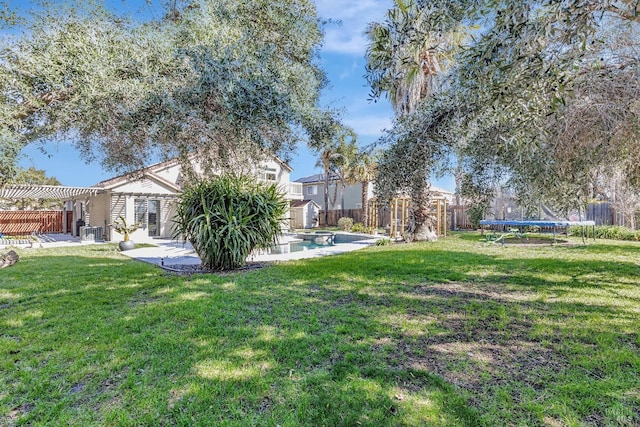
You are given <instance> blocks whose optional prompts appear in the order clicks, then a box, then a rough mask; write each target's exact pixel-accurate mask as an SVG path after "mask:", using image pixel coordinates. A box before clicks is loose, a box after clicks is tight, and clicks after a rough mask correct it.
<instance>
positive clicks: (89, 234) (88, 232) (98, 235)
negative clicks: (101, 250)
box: [80, 226, 102, 242]
mask: <svg viewBox="0 0 640 427" xmlns="http://www.w3.org/2000/svg"><path fill="white" fill-rule="evenodd" d="M80 240H82V241H93V242H95V241H97V240H102V227H92V226H84V227H80Z"/></svg>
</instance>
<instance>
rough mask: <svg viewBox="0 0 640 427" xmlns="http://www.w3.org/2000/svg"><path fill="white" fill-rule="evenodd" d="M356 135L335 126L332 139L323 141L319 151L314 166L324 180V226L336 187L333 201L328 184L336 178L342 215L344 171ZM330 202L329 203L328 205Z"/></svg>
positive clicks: (346, 128) (335, 188)
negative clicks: (320, 170)
mask: <svg viewBox="0 0 640 427" xmlns="http://www.w3.org/2000/svg"><path fill="white" fill-rule="evenodd" d="M355 141H356V133H355V131H354V130H353V129H351V128H349V127H347V126H344V125H341V124H337V128H336V132H335V133H334V134H333V138H332V139H330V140H327V141H325V144H324V146H322V147H321V149H320V151H319V159H318V163H316V166H320V167H322V170H323V180H324V224H325V225H327V224H328V221H329V206H330V205H333V204H335V201H336V198H337V192H338V187H337V185H336V186H335V187H334V192H333V200H330V196H329V183H330V181H331V180H332V178H337V179H338V180H340V182H341V184H342V193H341V194H342V198H343V200H342V202H341V209H342V211H343V215H344V187H345V181H344V178H343V176H344V169H345V168H346V167H347V165H348V163H349V162H350V161H351V160H350V159H351V158H352V157H353V154H352V153H354V152H355V150H356V149H357V147H356V143H355ZM330 201H331V203H329V202H330Z"/></svg>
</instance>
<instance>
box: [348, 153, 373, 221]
mask: <svg viewBox="0 0 640 427" xmlns="http://www.w3.org/2000/svg"><path fill="white" fill-rule="evenodd" d="M355 159H356V161H355V162H353V163H352V164H351V165H350V167H349V169H348V171H347V174H346V176H347V183H348V184H355V183H357V182H359V183H360V184H361V186H362V223H363V224H364V225H365V226H368V225H369V185H370V184H371V182H372V181H373V180H374V179H375V177H376V165H377V162H376V158H375V155H372V154H370V153H368V152H365V151H360V152H358V153H356V156H355Z"/></svg>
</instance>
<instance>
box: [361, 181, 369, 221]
mask: <svg viewBox="0 0 640 427" xmlns="http://www.w3.org/2000/svg"><path fill="white" fill-rule="evenodd" d="M361 184H362V224H364V226H365V227H369V181H362V182H361Z"/></svg>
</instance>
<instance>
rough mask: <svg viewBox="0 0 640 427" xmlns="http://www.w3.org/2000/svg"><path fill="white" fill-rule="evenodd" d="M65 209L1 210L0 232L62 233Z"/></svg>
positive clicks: (12, 233)
mask: <svg viewBox="0 0 640 427" xmlns="http://www.w3.org/2000/svg"><path fill="white" fill-rule="evenodd" d="M63 214H64V213H63V211H0V233H1V234H4V235H24V234H31V233H62V232H63V226H62V223H63V222H62V221H63Z"/></svg>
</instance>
